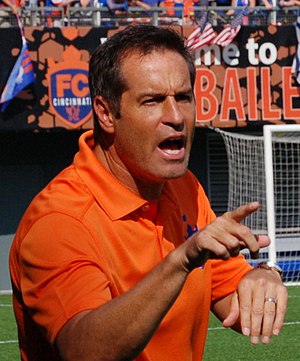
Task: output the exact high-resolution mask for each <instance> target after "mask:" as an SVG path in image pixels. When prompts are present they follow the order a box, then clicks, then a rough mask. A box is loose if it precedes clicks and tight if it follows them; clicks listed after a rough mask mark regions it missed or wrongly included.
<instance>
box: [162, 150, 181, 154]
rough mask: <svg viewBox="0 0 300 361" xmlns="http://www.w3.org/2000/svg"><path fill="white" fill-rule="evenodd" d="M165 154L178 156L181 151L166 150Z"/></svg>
mask: <svg viewBox="0 0 300 361" xmlns="http://www.w3.org/2000/svg"><path fill="white" fill-rule="evenodd" d="M165 152H166V153H168V154H178V153H179V150H178V149H165Z"/></svg>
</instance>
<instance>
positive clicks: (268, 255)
mask: <svg viewBox="0 0 300 361" xmlns="http://www.w3.org/2000/svg"><path fill="white" fill-rule="evenodd" d="M216 131H218V132H219V133H220V134H221V136H222V138H223V140H224V144H225V147H226V152H227V158H228V171H229V189H228V210H232V209H234V208H236V207H238V206H239V205H241V204H244V203H248V202H251V201H255V200H257V201H258V202H259V203H260V205H261V207H260V209H259V210H258V211H257V212H256V213H254V214H252V215H250V216H249V217H247V218H246V219H245V221H244V224H246V225H247V226H248V227H250V228H251V229H252V231H253V232H254V233H255V234H268V235H269V237H270V239H271V244H270V246H269V247H267V248H264V249H262V250H261V253H260V259H259V262H260V261H261V260H262V259H263V260H271V261H273V262H277V263H278V264H279V265H280V266H281V267H282V269H283V276H284V280H285V282H288V283H289V284H292V283H294V284H300V125H265V126H264V128H263V135H261V136H254V135H246V134H239V133H234V132H228V131H224V130H221V129H216ZM245 256H246V258H248V259H249V262H250V263H252V264H254V263H255V262H257V261H254V260H251V259H250V257H249V254H248V253H247V252H245Z"/></svg>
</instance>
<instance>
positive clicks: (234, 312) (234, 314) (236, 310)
mask: <svg viewBox="0 0 300 361" xmlns="http://www.w3.org/2000/svg"><path fill="white" fill-rule="evenodd" d="M239 316H240V307H239V300H238V295H237V293H236V292H234V294H233V295H232V298H231V303H230V310H229V314H228V315H227V317H226V318H225V320H223V326H224V327H226V328H227V327H232V326H234V325H235V324H236V322H237V320H238V319H239Z"/></svg>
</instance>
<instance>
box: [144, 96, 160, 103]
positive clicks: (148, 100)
mask: <svg viewBox="0 0 300 361" xmlns="http://www.w3.org/2000/svg"><path fill="white" fill-rule="evenodd" d="M164 100H165V97H164V96H155V97H151V98H149V99H146V100H145V101H144V102H143V104H155V103H162V102H163V101H164Z"/></svg>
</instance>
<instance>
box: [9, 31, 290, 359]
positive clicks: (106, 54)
mask: <svg viewBox="0 0 300 361" xmlns="http://www.w3.org/2000/svg"><path fill="white" fill-rule="evenodd" d="M194 80H195V67H194V63H193V59H192V58H191V56H190V54H189V52H188V51H187V50H186V48H185V46H184V43H183V42H182V40H181V38H180V37H179V36H178V35H177V34H176V33H175V32H172V31H171V30H168V29H163V28H156V27H153V26H149V25H136V26H131V27H128V28H126V29H124V30H122V31H121V32H118V33H117V34H115V35H114V36H113V37H111V38H110V39H108V40H107V41H106V42H105V43H104V44H102V45H100V46H99V47H98V48H97V49H96V51H95V52H94V54H93V55H92V57H91V60H90V89H91V97H92V101H93V110H94V119H95V122H94V125H95V129H94V132H93V131H88V132H86V133H84V134H83V135H82V136H81V138H80V140H79V148H80V149H79V152H78V153H77V154H76V156H75V158H74V163H73V164H72V165H71V166H70V167H69V168H67V169H66V170H64V171H63V172H62V173H61V174H60V175H58V176H57V177H56V178H55V179H54V180H53V181H52V182H51V183H50V184H49V185H48V186H47V187H46V188H45V189H44V190H43V191H42V192H41V193H40V194H39V195H38V196H37V197H36V198H35V199H34V201H33V202H32V204H31V205H30V206H29V208H28V210H27V212H26V214H25V215H24V218H23V220H22V222H21V224H20V226H19V229H18V230H17V233H16V236H15V239H14V242H13V245H12V248H11V254H10V271H11V278H12V284H13V292H14V310H15V314H16V318H17V322H18V330H19V341H20V348H21V353H22V357H23V360H46V359H47V360H59V359H63V360H72V361H75V360H80V361H84V360H89V361H92V360H101V361H103V360H114V361H116V360H134V359H135V360H138V361H146V360H147V361H150V360H151V361H168V360H172V361H187V360H200V359H201V358H202V354H203V350H204V344H205V337H206V331H207V326H208V316H209V312H210V309H211V310H212V311H213V312H214V313H215V314H216V315H217V316H218V317H219V318H220V320H221V321H222V322H223V325H224V326H225V327H232V328H234V329H236V330H239V331H242V332H243V333H244V334H245V335H249V336H250V337H251V342H252V343H254V344H255V343H258V342H259V341H260V338H262V341H263V342H264V343H269V340H270V337H271V336H272V335H278V334H279V332H280V330H281V328H282V325H283V321H284V314H285V310H286V299H287V292H286V289H285V287H284V286H283V284H282V281H281V278H280V276H279V274H278V273H277V272H276V269H273V268H272V269H271V268H270V269H268V270H266V269H255V270H252V269H251V267H250V266H249V265H248V264H247V262H246V261H245V260H244V258H243V257H242V255H240V254H239V250H240V248H243V247H247V248H248V249H249V250H250V252H251V253H253V254H254V255H255V254H257V252H258V251H259V246H265V245H266V244H267V243H266V239H264V238H261V239H260V240H259V242H260V243H259V242H257V240H256V238H255V237H254V236H253V234H252V233H251V231H250V230H249V229H248V228H247V227H245V226H244V225H241V224H240V222H241V221H242V220H243V219H244V218H245V217H246V216H247V215H249V214H250V213H252V212H255V211H256V210H257V208H258V207H259V205H258V203H257V202H253V203H250V204H248V205H244V206H241V207H240V208H238V209H236V210H234V211H232V212H228V213H226V214H224V215H223V216H222V217H219V218H216V217H215V215H214V214H213V212H212V210H211V208H210V206H209V202H208V200H207V198H206V196H205V194H204V192H203V189H202V188H201V186H200V185H199V183H198V181H197V179H196V178H195V177H194V176H193V175H192V174H191V173H190V172H189V171H187V166H188V160H189V154H190V150H191V145H192V140H193V134H194V128H195V99H194V94H193V85H194ZM46 357H48V358H46Z"/></svg>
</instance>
